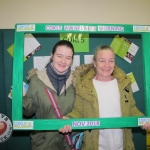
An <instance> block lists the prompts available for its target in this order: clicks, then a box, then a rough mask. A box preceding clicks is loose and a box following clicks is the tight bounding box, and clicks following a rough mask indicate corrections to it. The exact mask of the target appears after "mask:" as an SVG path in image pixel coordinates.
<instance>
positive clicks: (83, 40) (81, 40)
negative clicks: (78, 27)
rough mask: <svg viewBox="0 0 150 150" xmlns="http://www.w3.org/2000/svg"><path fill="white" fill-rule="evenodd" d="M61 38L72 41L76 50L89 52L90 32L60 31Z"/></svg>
mask: <svg viewBox="0 0 150 150" xmlns="http://www.w3.org/2000/svg"><path fill="white" fill-rule="evenodd" d="M60 40H68V41H70V42H71V43H72V44H73V46H74V50H75V52H89V34H82V33H60Z"/></svg>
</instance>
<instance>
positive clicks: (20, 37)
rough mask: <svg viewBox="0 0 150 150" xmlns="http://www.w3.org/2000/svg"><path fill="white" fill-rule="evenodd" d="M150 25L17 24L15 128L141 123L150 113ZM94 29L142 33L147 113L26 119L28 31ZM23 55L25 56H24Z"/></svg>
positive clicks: (14, 80) (13, 117) (127, 125)
mask: <svg viewBox="0 0 150 150" xmlns="http://www.w3.org/2000/svg"><path fill="white" fill-rule="evenodd" d="M149 28H150V27H149V26H148V25H123V24H73V23H72V24H70V23H69V24H57V23H52V24H51V23H45V24H44V23H43V24H38V23H24V24H16V26H15V41H14V60H13V96H12V121H13V129H14V130H58V129H60V128H61V127H63V126H64V125H71V126H72V128H73V129H98V128H122V127H137V126H138V119H139V118H143V119H144V118H149V117H150V107H148V106H150V63H149V56H150V30H149ZM70 32H71V33H94V34H140V35H141V38H142V51H143V60H144V62H143V66H144V70H143V72H144V88H145V113H146V116H145V117H120V118H80V119H67V120H58V119H44V120H43V119H29V120H27V119H23V117H22V82H23V59H24V56H23V51H24V48H23V47H24V34H25V33H38V34H39V33H41V34H42V33H70ZM21 56H22V57H21Z"/></svg>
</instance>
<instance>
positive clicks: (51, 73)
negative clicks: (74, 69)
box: [46, 62, 71, 96]
mask: <svg viewBox="0 0 150 150" xmlns="http://www.w3.org/2000/svg"><path fill="white" fill-rule="evenodd" d="M46 73H47V76H48V77H49V80H50V82H51V83H52V85H53V86H54V88H55V90H56V91H57V96H59V95H60V92H61V89H62V87H63V86H64V85H65V95H66V80H67V79H68V77H69V75H70V73H71V67H70V68H69V69H68V70H67V71H66V72H65V73H64V74H58V73H57V72H56V71H55V70H54V67H53V63H52V62H50V63H49V64H48V66H47V70H46Z"/></svg>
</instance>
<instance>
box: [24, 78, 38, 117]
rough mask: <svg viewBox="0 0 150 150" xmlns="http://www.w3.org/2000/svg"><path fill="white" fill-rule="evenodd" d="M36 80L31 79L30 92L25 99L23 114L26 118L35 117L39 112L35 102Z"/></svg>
mask: <svg viewBox="0 0 150 150" xmlns="http://www.w3.org/2000/svg"><path fill="white" fill-rule="evenodd" d="M35 89H36V80H35V79H34V77H32V78H31V81H30V84H29V88H28V91H27V93H26V95H25V96H24V97H23V114H24V115H25V116H31V115H33V114H34V113H35V112H36V110H37V105H36V103H35V101H34V99H35V95H36V90H35Z"/></svg>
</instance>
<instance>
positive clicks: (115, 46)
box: [110, 35, 124, 54]
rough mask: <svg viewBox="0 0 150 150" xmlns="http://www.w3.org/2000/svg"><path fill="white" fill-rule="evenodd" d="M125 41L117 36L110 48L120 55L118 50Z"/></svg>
mask: <svg viewBox="0 0 150 150" xmlns="http://www.w3.org/2000/svg"><path fill="white" fill-rule="evenodd" d="M123 41H124V39H123V38H121V37H119V35H116V36H115V38H114V39H113V41H112V42H111V44H110V47H111V48H112V49H113V50H114V52H115V54H117V53H118V50H119V49H120V46H121V45H122V43H123Z"/></svg>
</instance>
